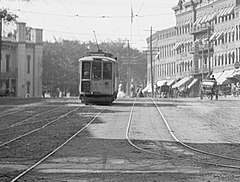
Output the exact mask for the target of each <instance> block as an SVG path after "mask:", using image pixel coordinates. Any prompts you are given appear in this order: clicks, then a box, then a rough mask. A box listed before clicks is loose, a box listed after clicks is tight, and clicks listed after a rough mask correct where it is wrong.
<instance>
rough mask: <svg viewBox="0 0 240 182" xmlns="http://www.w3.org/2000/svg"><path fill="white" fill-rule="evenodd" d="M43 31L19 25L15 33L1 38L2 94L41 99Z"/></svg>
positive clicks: (23, 24) (0, 73) (0, 78)
mask: <svg viewBox="0 0 240 182" xmlns="http://www.w3.org/2000/svg"><path fill="white" fill-rule="evenodd" d="M42 34H43V33H42V29H36V28H30V27H26V23H22V22H18V23H17V29H16V32H15V34H14V35H13V34H9V35H8V36H7V37H2V59H1V70H0V90H1V92H4V91H8V92H11V93H12V94H11V95H13V96H16V97H25V96H26V93H28V94H29V96H30V97H41V96H42V51H43V38H42V37H43V35H42Z"/></svg>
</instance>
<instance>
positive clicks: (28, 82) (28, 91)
mask: <svg viewBox="0 0 240 182" xmlns="http://www.w3.org/2000/svg"><path fill="white" fill-rule="evenodd" d="M26 84H27V93H28V94H30V84H31V83H30V81H27V83H26Z"/></svg>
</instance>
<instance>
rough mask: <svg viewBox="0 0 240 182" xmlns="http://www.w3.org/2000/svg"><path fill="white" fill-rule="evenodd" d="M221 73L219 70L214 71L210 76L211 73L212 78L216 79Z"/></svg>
mask: <svg viewBox="0 0 240 182" xmlns="http://www.w3.org/2000/svg"><path fill="white" fill-rule="evenodd" d="M222 74H223V71H221V72H214V73H212V74H211V76H210V77H212V75H214V78H215V79H216V80H217V79H218V78H219V77H220V76H221V75H222Z"/></svg>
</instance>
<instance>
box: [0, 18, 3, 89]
mask: <svg viewBox="0 0 240 182" xmlns="http://www.w3.org/2000/svg"><path fill="white" fill-rule="evenodd" d="M2 20H3V17H2V16H0V89H1V88H2V80H1V73H2V71H1V70H2Z"/></svg>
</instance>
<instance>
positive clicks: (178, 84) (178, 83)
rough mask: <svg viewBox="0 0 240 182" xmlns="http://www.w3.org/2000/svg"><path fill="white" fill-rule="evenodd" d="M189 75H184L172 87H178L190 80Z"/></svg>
mask: <svg viewBox="0 0 240 182" xmlns="http://www.w3.org/2000/svg"><path fill="white" fill-rule="evenodd" d="M190 79H191V78H190V77H184V78H183V79H181V80H180V81H178V82H177V83H175V84H174V85H173V86H172V88H179V87H181V86H183V85H185V84H186V83H187V82H188V81H190Z"/></svg>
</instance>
